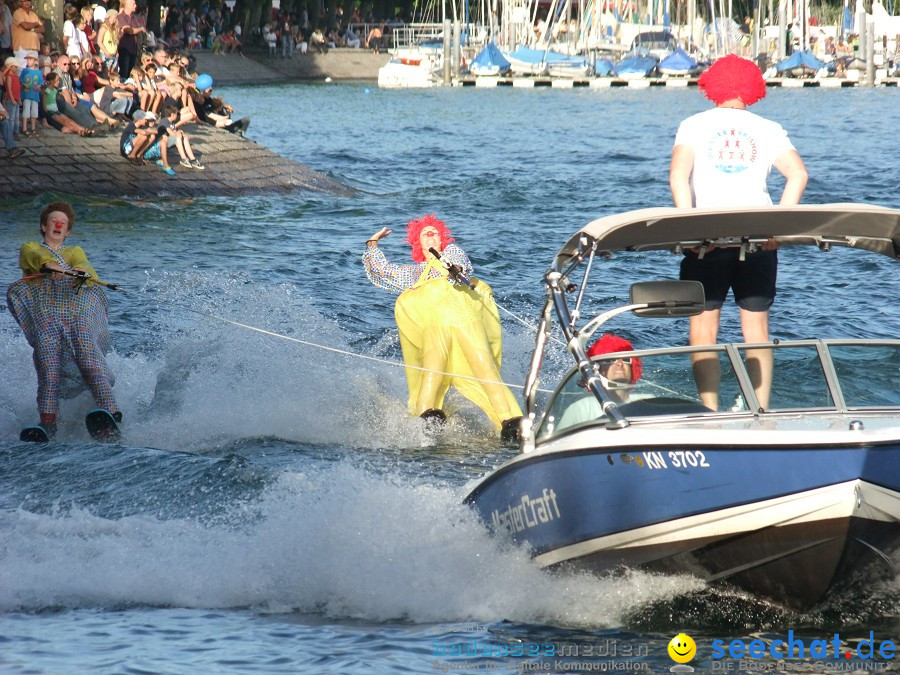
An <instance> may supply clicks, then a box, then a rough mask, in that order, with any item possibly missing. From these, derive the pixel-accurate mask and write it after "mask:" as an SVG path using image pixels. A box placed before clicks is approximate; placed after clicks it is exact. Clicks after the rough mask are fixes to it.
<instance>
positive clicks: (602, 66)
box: [594, 59, 616, 77]
mask: <svg viewBox="0 0 900 675" xmlns="http://www.w3.org/2000/svg"><path fill="white" fill-rule="evenodd" d="M615 74H616V64H614V63H613V62H612V61H610V60H609V59H597V62H596V63H595V64H594V75H599V76H600V77H603V76H605V75H615Z"/></svg>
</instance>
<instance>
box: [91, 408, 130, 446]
mask: <svg viewBox="0 0 900 675" xmlns="http://www.w3.org/2000/svg"><path fill="white" fill-rule="evenodd" d="M84 423H85V425H86V426H87V430H88V433H89V434H90V435H91V437H92V438H94V439H96V440H98V441H117V440H119V438H120V437H121V436H122V434H121V432H120V431H119V425H118V424H117V423H116V419H115V418H114V417H113V416H112V415H111V414H110V413H109V411H108V410H104V409H103V408H97V409H96V410H91V412H89V413H88V414H87V416H86V417H85V418H84Z"/></svg>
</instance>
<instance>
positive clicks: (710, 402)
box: [690, 309, 722, 410]
mask: <svg viewBox="0 0 900 675" xmlns="http://www.w3.org/2000/svg"><path fill="white" fill-rule="evenodd" d="M721 313H722V310H720V309H709V310H706V311H705V312H703V313H702V314H698V315H697V316H692V317H691V329H690V342H691V346H692V347H695V346H700V345H714V344H716V339H717V338H718V336H719V317H720V316H721ZM691 365H692V368H693V371H694V380H695V381H696V382H697V390H698V391H699V393H700V401H702V403H703V405H705V406H706V407H707V408H710V409H711V410H718V409H719V381H720V379H721V377H722V375H721V372H720V369H719V357H718V355H716V354H715V353H710V352H703V353H698V354H691Z"/></svg>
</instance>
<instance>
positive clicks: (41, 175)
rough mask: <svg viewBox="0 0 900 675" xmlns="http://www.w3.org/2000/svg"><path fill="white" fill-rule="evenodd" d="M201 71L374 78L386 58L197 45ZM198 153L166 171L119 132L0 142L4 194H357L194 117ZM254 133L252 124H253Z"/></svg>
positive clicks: (240, 77) (220, 79) (254, 76)
mask: <svg viewBox="0 0 900 675" xmlns="http://www.w3.org/2000/svg"><path fill="white" fill-rule="evenodd" d="M195 56H196V58H197V71H198V72H201V73H209V74H210V75H212V77H213V79H214V81H215V82H216V86H219V85H223V84H231V85H245V84H246V85H250V84H264V83H273V82H286V81H298V80H310V79H322V78H324V77H330V76H332V75H333V76H335V79H338V78H340V79H351V78H353V77H354V75H355V76H356V77H363V78H367V77H372V76H375V77H377V72H378V67H380V65H383V63H384V62H386V61H387V60H388V58H389V57H388V56H387V55H384V54H382V55H376V54H372V53H371V52H365V51H362V52H361V51H360V50H334V51H332V52H329V53H328V54H316V55H312V54H306V55H303V56H300V55H297V56H295V58H294V59H291V60H288V59H281V58H280V57H275V58H271V57H269V56H268V55H267V54H253V55H252V56H251V58H242V57H241V56H239V55H237V54H229V55H214V54H211V53H209V52H197V53H196V54H195ZM185 131H187V133H188V134H189V135H190V136H191V144H192V145H193V147H194V152H195V153H196V154H197V156H198V157H199V158H200V160H201V161H202V163H203V165H204V166H205V167H206V169H205V170H204V171H198V170H195V169H187V168H184V167H182V166H179V164H178V156H177V153H176V152H174V148H173V149H172V153H171V154H172V155H174V161H171V159H172V158H171V156H170V162H169V163H170V165H171V166H172V168H173V169H175V171H176V172H177V173H176V175H175V176H168V175H166V174H165V173H163V172H162V170H161V169H160V168H159V167H158V166H156V165H155V164H153V163H152V162H151V163H148V164H147V165H146V166H134V165H132V164H129V163H128V162H126V161H125V159H124V158H123V157H122V156H121V155H120V154H119V136H120V133H119V131H115V132H113V133H110V134H108V135H105V136H100V137H96V138H81V137H80V136H77V135H70V134H61V133H59V132H58V131H56V130H55V129H44V130H42V131H41V133H40V136H38V137H37V138H25V137H22V138H21V139H20V140H19V141H18V145H19V147H21V148H25V150H26V154H25V155H23V156H22V157H19V158H17V159H9V160H8V159H6V157H5V156H4V155H5V153H4V151H3V150H2V149H0V200H3V199H15V198H17V197H32V196H35V195H39V194H41V193H43V192H62V193H69V194H94V195H101V196H105V197H136V198H147V197H154V196H160V195H169V196H178V197H195V196H201V195H222V196H227V195H239V194H259V193H262V192H269V191H272V190H274V191H288V190H296V189H302V190H311V191H314V192H325V193H328V194H335V195H348V196H350V195H354V194H356V192H357V191H356V190H355V189H354V188H352V187H350V186H348V185H345V184H344V183H341V182H340V181H338V180H335V179H334V178H330V177H329V176H326V175H325V174H323V173H321V172H319V171H315V170H313V169H310V168H309V167H306V166H304V165H302V164H299V163H298V162H295V161H293V160H290V159H286V158H285V157H282V156H280V155H278V154H276V153H274V152H272V151H270V150H268V149H266V148H265V147H263V146H261V145H258V144H257V143H254V142H253V141H251V140H248V139H245V138H242V137H240V136H236V135H234V134H231V133H228V132H227V131H224V130H222V129H215V128H213V127H210V126H207V125H202V124H190V125H188V126H187V127H185ZM250 135H251V136H252V135H253V127H252V126H251V128H250Z"/></svg>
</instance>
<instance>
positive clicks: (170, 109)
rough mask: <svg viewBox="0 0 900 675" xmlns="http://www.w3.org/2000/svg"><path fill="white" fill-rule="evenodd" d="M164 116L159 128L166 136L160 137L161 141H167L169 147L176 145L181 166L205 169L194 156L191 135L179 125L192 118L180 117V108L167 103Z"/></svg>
mask: <svg viewBox="0 0 900 675" xmlns="http://www.w3.org/2000/svg"><path fill="white" fill-rule="evenodd" d="M162 112H163V118H162V120H160V123H159V127H158V128H159V130H160V132H161V133H162V135H163V136H164V137H165V138H160V143H163V142H166V144H167V145H168V146H169V147H172V146H174V147H175V149H176V150H178V155H179V157H181V161H180V162H179V163H180V164H181V166H184V167H187V168H188V169H201V170H202V169H204V168H206V167H204V166H203V165H202V164H201V163H200V161H199V160H198V159H197V158H196V157H195V156H194V149H193V148H192V147H191V139H190V137H189V136H188V135H187V134H186V133H184V131H182V130H181V129H179V128H178V127H180V126H182V125H184V124H186V123H187V121H190V120H187V121H185V120H179V119H178V115H179V113H178V108H177V107H175V106H174V105H166V106H164V107H163V111H162Z"/></svg>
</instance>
